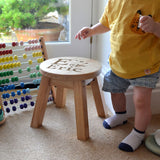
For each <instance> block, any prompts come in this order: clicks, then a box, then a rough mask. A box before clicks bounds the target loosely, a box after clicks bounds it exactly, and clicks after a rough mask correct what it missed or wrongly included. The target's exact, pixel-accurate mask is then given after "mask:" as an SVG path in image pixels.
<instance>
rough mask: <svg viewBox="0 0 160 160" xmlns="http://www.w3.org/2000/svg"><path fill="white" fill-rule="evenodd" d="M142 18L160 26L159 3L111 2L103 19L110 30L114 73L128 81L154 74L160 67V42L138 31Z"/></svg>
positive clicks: (157, 0) (155, 0)
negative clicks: (144, 16) (146, 18)
mask: <svg viewBox="0 0 160 160" xmlns="http://www.w3.org/2000/svg"><path fill="white" fill-rule="evenodd" d="M139 11H140V13H139ZM140 14H141V15H151V16H152V18H153V19H154V21H156V22H160V0H153V1H151V0H108V4H107V6H106V8H105V11H104V13H103V15H102V17H101V19H100V23H101V24H103V25H104V26H106V27H108V28H110V29H111V37H110V42H111V53H110V57H109V62H110V66H111V69H112V71H113V72H114V73H115V74H116V75H118V76H120V77H122V78H126V79H132V78H136V77H141V76H145V75H149V74H153V73H155V72H157V71H158V70H159V67H160V38H158V37H156V36H155V35H153V34H151V33H143V32H142V31H140V29H139V28H137V27H138V21H137V19H136V17H137V16H139V15H140ZM138 20H139V19H138ZM136 24H137V26H136ZM136 30H137V31H136Z"/></svg>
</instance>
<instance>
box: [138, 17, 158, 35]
mask: <svg viewBox="0 0 160 160" xmlns="http://www.w3.org/2000/svg"><path fill="white" fill-rule="evenodd" d="M139 21H140V28H141V29H142V30H143V31H144V32H148V33H154V31H155V25H156V23H155V21H154V20H153V18H152V17H151V16H142V17H141V18H140V20H139Z"/></svg>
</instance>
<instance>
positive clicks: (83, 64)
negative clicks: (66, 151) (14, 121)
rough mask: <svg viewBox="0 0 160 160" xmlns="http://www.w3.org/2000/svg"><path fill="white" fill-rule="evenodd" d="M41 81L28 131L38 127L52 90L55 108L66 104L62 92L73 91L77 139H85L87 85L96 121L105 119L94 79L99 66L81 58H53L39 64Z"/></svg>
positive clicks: (86, 136) (86, 128) (94, 62)
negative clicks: (94, 108)
mask: <svg viewBox="0 0 160 160" xmlns="http://www.w3.org/2000/svg"><path fill="white" fill-rule="evenodd" d="M40 72H41V73H42V79H41V83H40V87H39V91H38V96H37V100H36V105H35V108H34V112H33V117H32V121H31V127H33V128H38V127H40V126H41V125H42V122H43V118H44V113H45V110H46V106H47V101H48V96H49V92H50V90H51V88H52V87H54V86H56V97H54V98H55V99H54V101H55V103H56V106H57V107H64V106H65V103H66V88H70V89H73V90H74V102H75V114H76V126H77V138H78V139H79V140H84V141H85V140H87V139H88V138H89V126H88V112H87V98H86V85H88V84H90V85H91V88H92V92H93V97H94V100H95V104H96V109H97V113H98V116H99V117H105V112H104V108H103V104H102V99H101V95H100V90H99V85H98V81H97V76H98V75H99V74H100V72H101V64H100V63H99V62H97V61H95V60H92V59H89V58H82V57H57V58H53V59H48V60H46V61H44V62H42V63H41V64H40Z"/></svg>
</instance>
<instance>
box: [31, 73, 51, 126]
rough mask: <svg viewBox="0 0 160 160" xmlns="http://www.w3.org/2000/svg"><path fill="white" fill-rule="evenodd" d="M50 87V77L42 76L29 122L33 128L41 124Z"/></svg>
mask: <svg viewBox="0 0 160 160" xmlns="http://www.w3.org/2000/svg"><path fill="white" fill-rule="evenodd" d="M50 89H51V86H50V78H48V77H45V76H42V79H41V83H40V87H39V90H38V96H37V100H36V105H35V108H34V112H33V117H32V122H31V127H33V128H38V127H40V126H42V121H43V117H44V113H45V110H46V106H47V101H48V96H49V91H50Z"/></svg>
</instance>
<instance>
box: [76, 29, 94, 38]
mask: <svg viewBox="0 0 160 160" xmlns="http://www.w3.org/2000/svg"><path fill="white" fill-rule="evenodd" d="M91 36H92V29H91V28H90V27H84V28H82V29H81V30H80V31H79V32H78V33H77V34H76V36H75V39H79V40H81V38H83V39H85V38H87V37H91Z"/></svg>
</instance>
